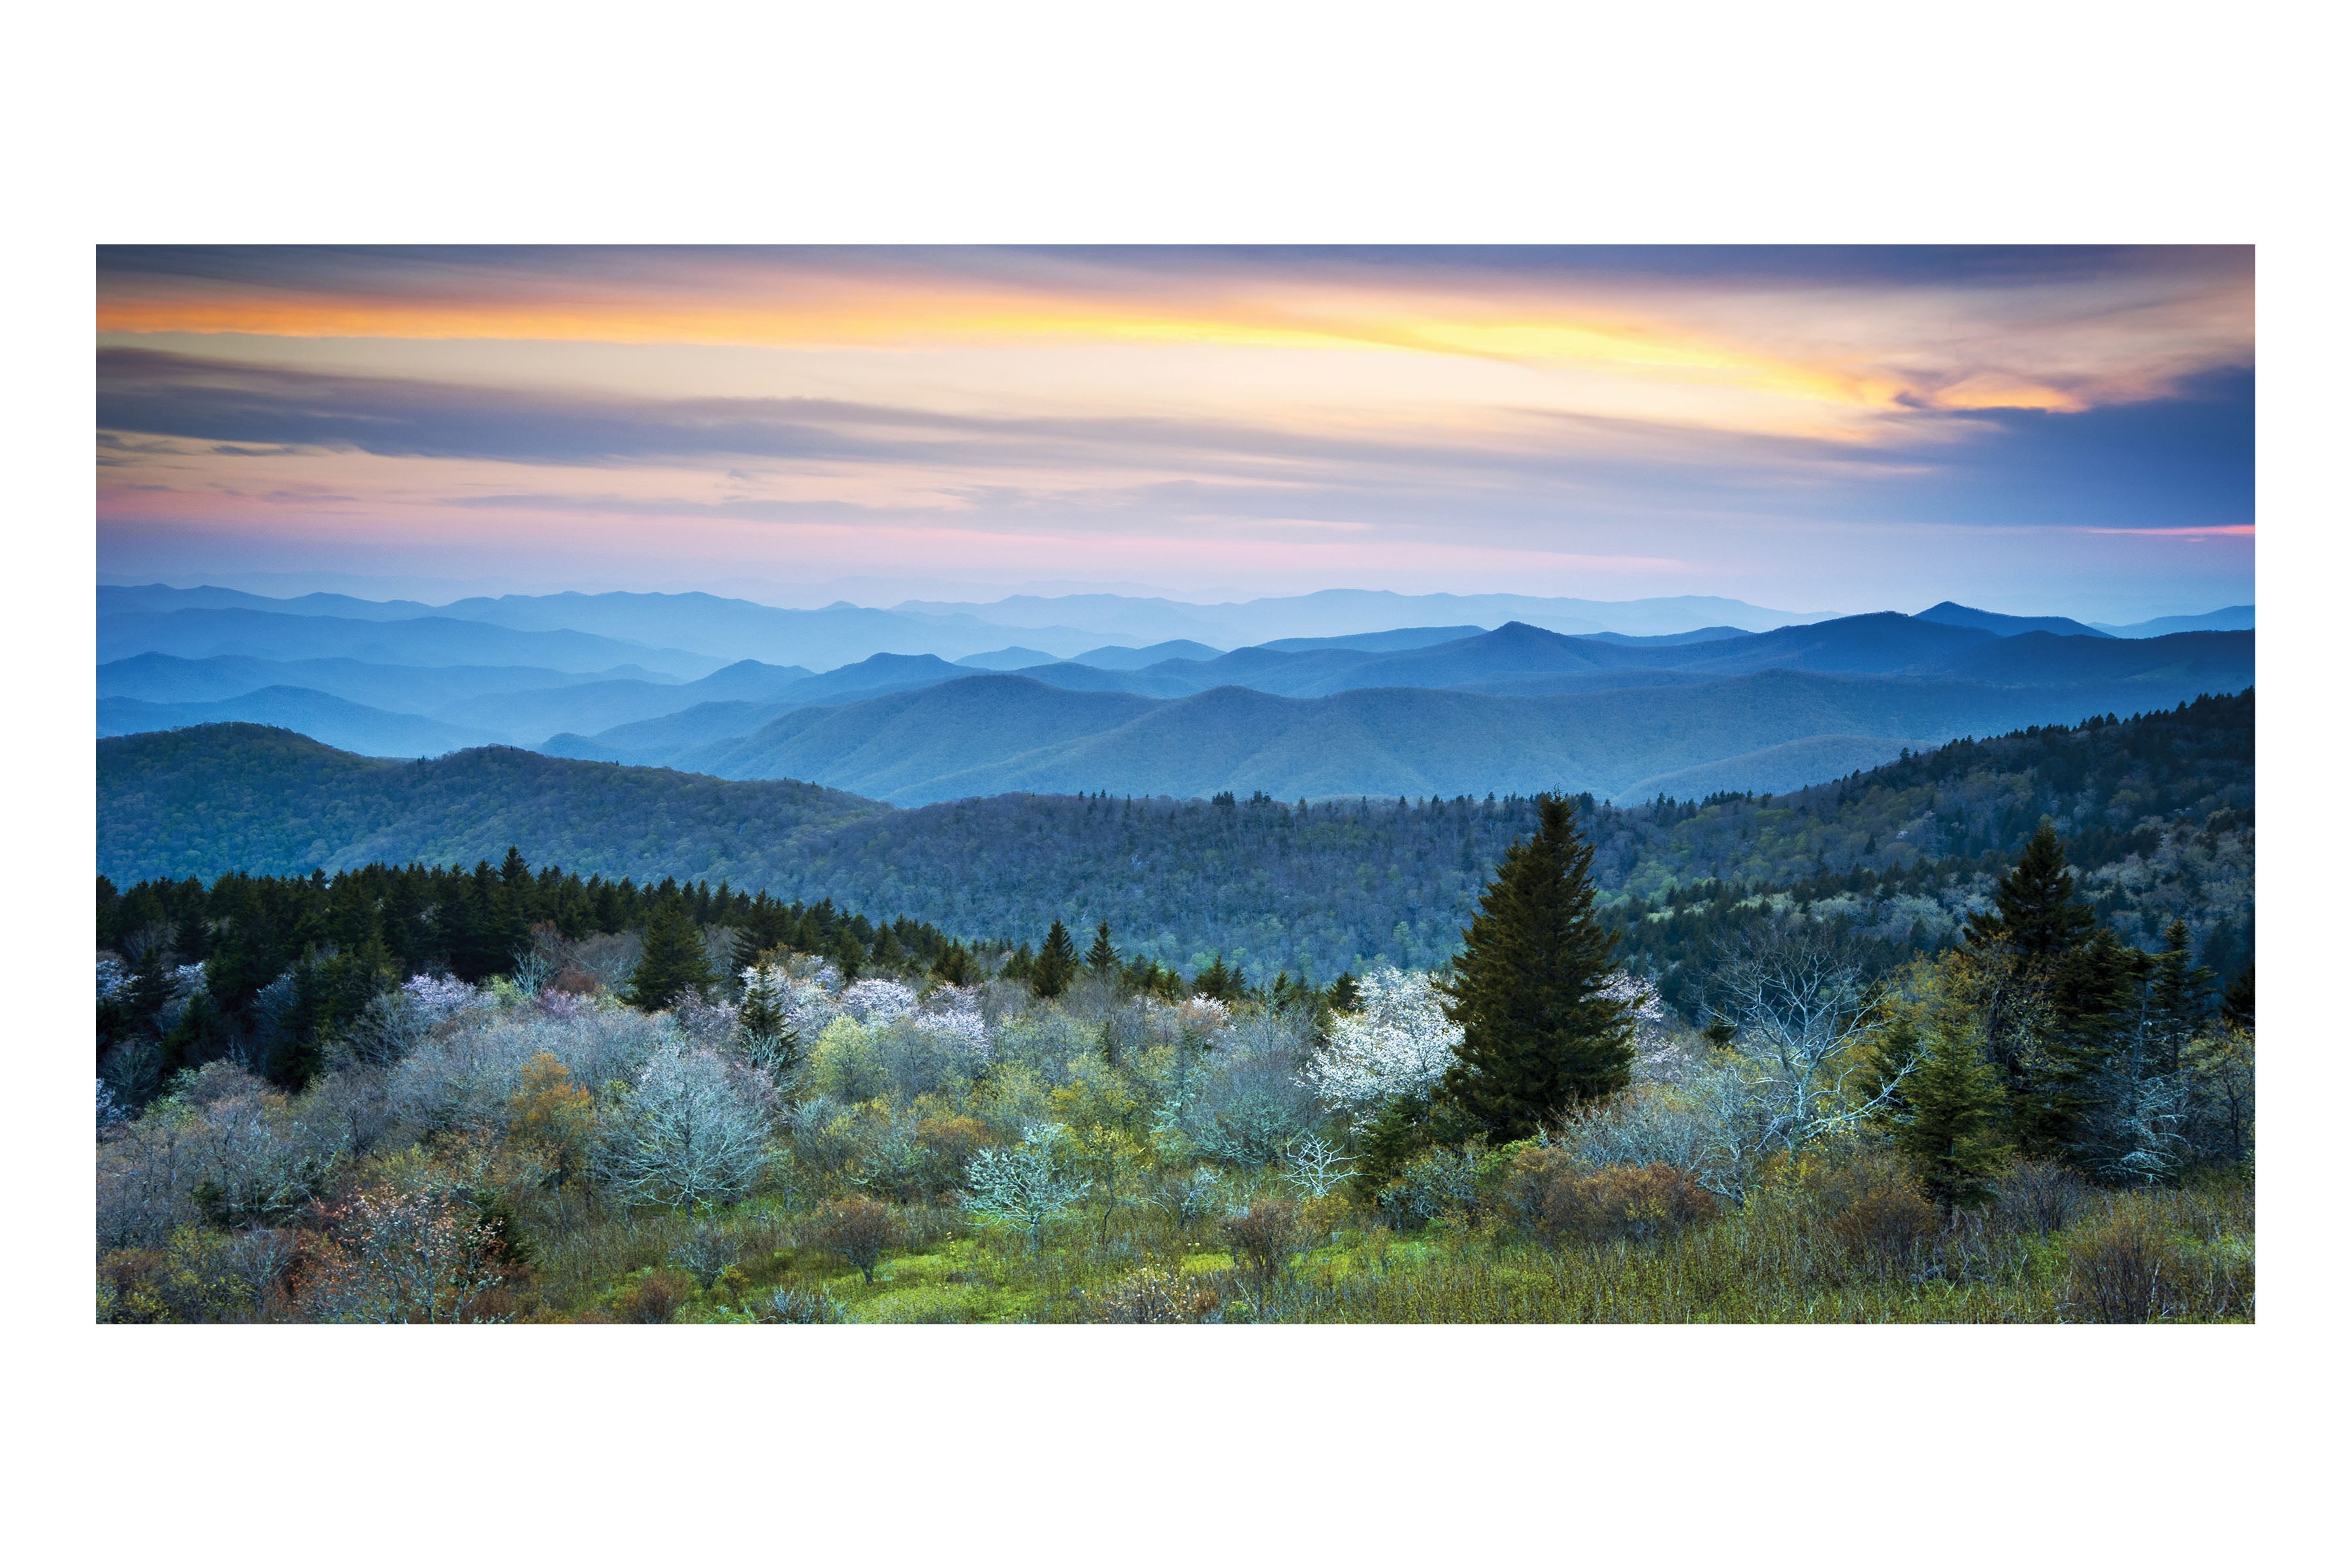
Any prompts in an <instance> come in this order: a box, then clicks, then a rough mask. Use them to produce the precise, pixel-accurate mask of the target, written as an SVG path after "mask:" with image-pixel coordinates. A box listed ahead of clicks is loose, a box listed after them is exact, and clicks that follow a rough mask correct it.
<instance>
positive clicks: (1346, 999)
mask: <svg viewBox="0 0 2352 1568" xmlns="http://www.w3.org/2000/svg"><path fill="white" fill-rule="evenodd" d="M1324 995H1325V997H1326V999H1327V1000H1328V1002H1329V1004H1330V1007H1331V1011H1333V1012H1334V1013H1352V1012H1354V1011H1355V1010H1356V1009H1357V1008H1358V1007H1360V1006H1361V1005H1363V988H1362V987H1361V986H1360V985H1358V984H1356V977H1355V975H1354V974H1353V973H1350V972H1349V971H1348V970H1344V969H1343V970H1341V971H1340V972H1339V978H1338V979H1337V980H1334V981H1333V982H1331V989H1330V990H1328V991H1327V992H1325V993H1324Z"/></svg>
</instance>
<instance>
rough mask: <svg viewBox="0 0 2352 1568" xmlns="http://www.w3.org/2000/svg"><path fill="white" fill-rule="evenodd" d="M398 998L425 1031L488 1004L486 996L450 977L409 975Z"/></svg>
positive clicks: (477, 987) (452, 976)
mask: <svg viewBox="0 0 2352 1568" xmlns="http://www.w3.org/2000/svg"><path fill="white" fill-rule="evenodd" d="M400 994H401V995H402V996H403V997H404V999H405V1000H406V1001H407V1003H408V1005H409V1006H411V1007H412V1008H414V1009H415V1013H416V1016H417V1019H418V1021H419V1022H420V1023H422V1024H423V1025H424V1026H425V1027H426V1028H428V1029H429V1028H432V1027H434V1026H436V1025H438V1024H444V1023H446V1022H447V1021H448V1020H450V1019H451V1018H454V1017H456V1016H457V1015H458V1014H460V1013H465V1012H468V1011H471V1010H472V1009H474V1008H477V1007H486V1006H488V1005H489V1001H490V994H489V993H488V992H487V991H485V990H483V989H482V988H481V987H479V986H478V985H468V984H466V983H465V982H464V981H462V980H460V979H458V978H457V976H455V975H452V974H412V975H410V976H409V977H408V979H407V980H406V981H405V982H404V983H403V984H402V985H401V987H400Z"/></svg>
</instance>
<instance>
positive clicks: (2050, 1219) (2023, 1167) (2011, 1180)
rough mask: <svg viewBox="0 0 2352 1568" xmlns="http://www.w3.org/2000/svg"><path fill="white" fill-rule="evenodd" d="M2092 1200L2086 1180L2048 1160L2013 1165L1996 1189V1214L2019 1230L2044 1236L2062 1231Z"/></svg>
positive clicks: (1994, 1206)
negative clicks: (2085, 1204) (2088, 1200)
mask: <svg viewBox="0 0 2352 1568" xmlns="http://www.w3.org/2000/svg"><path fill="white" fill-rule="evenodd" d="M2089 1196H2090V1188H2089V1187H2087V1186H2086V1185H2084V1182H2083V1178H2082V1177H2080V1176H2078V1175H2076V1174H2075V1173H2074V1172H2072V1171H2070V1170H2068V1169H2066V1168H2065V1167H2064V1166H2063V1165H2058V1164H2053V1163H2051V1162H2049V1161H2047V1160H2024V1161H2020V1162H2019V1163H2016V1164H2014V1165H2011V1167H2010V1168H2009V1170H2008V1172H2007V1173H2004V1174H2003V1175H2002V1176H2001V1178H2000V1181H1999V1182H1998V1183H1996V1184H1994V1187H1993V1214H1994V1215H1995V1216H1996V1217H1997V1218H1999V1219H2000V1220H2001V1221H2002V1222H2004V1223H2005V1224H2007V1225H2009V1226H2011V1227H2013V1228H2015V1229H2019V1230H2031V1231H2033V1232H2035V1233H2037V1234H2039V1235H2042V1236H2048V1235H2049V1234H2050V1233H2051V1232H2053V1231H2058V1230H2063V1229H2065V1228H2066V1226H2068V1225H2069V1224H2071V1223H2072V1222H2073V1221H2074V1216H2075V1215H2077V1214H2079V1213H2081V1212H2082V1208H2083V1205H2084V1202H2085V1201H2086V1200H2087V1199H2088V1198H2089Z"/></svg>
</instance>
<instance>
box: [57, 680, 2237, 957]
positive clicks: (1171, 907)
mask: <svg viewBox="0 0 2352 1568" xmlns="http://www.w3.org/2000/svg"><path fill="white" fill-rule="evenodd" d="M2253 735H2254V700H2253V695H2252V692H2247V693H2243V694H2242V695H2239V696H2235V697H2211V698H2204V699H2200V700H2198V701H2195V702H2192V703H2189V704H2186V705H2184V706H2182V707H2180V708H2179V709H2175V710H2167V711H2163V712H2159V713H2154V714H2148V715H2146V716H2141V717H2135V718H2130V719H2125V720H2122V721H2116V720H2115V719H2113V718H2112V717H2109V716H2101V717H2098V718H2095V719H2091V720H2088V721H2084V722H2083V723H2081V724H2078V725H2074V726H2071V727H2068V726H2053V727H2048V728H2042V729H2035V730H2029V731H2021V732H2019V733H2016V734H2012V735H2007V736H2002V737H1999V738H1996V739H1992V740H1986V741H1973V742H1971V741H1963V742H1955V743H1953V744H1951V745H1948V746H1944V747H1940V748H1937V749H1936V750H1934V751H1932V752H1924V753H1921V754H1919V755H1916V756H1912V757H1907V758H1905V759H1902V760H1900V761H1897V762H1894V763H1887V764H1886V765H1885V766H1883V767H1879V768H1874V769H1871V770H1869V771H1867V772H1863V773H1854V774H1852V775H1850V776H1848V777H1847V778H1844V779H1842V780H1839V781H1837V782H1835V783H1832V784H1822V785H1818V786H1815V787H1813V788H1810V789H1806V790H1801V791H1798V792H1795V793H1792V794H1789V795H1772V796H1751V795H1729V796H1724V795H1718V796H1715V797H1711V798H1708V799H1706V800H1701V801H1679V800H1673V799H1666V798H1660V799H1657V800H1654V801H1651V802H1647V803H1643V804H1641V805H1611V804H1608V803H1604V802H1598V801H1594V800H1591V799H1590V798H1589V797H1588V798H1583V799H1580V801H1579V803H1578V804H1579V809H1580V820H1581V821H1582V823H1583V825H1584V827H1585V830H1586V831H1587V832H1588V833H1589V834H1590V836H1591V839H1592V842H1593V843H1594V845H1595V847H1596V858H1595V863H1594V874H1595V877H1596V879H1597V881H1598V884H1599V886H1600V888H1601V899H1602V903H1603V906H1604V907H1605V908H1607V909H1609V910H1611V911H1612V918H1614V919H1616V920H1617V921H1619V922H1620V923H1621V925H1622V927H1623V928H1624V929H1625V930H1626V931H1628V933H1629V942H1630V947H1629V951H1631V952H1635V953H1638V954H1640V955H1641V961H1642V963H1643V964H1644V965H1646V966H1648V967H1650V968H1652V969H1654V971H1656V972H1657V973H1658V974H1659V975H1660V976H1661V977H1662V978H1667V977H1670V976H1671V973H1672V972H1673V969H1674V966H1675V963H1677V962H1678V955H1679V954H1681V953H1682V952H1685V950H1686V949H1687V948H1689V946H1690V945H1691V943H1692V942H1695V941H1703V940H1712V938H1713V937H1714V936H1715V935H1717V934H1719V933H1720V930H1721V928H1723V927H1724V926H1726V925H1727V924H1734V925H1736V924H1738V923H1741V922H1744V921H1754V920H1755V919H1757V918H1759V914H1758V911H1759V910H1760V911H1763V912H1764V913H1765V914H1767V915H1769V913H1770V912H1772V911H1774V910H1781V909H1785V908H1787V907H1789V906H1790V905H1792V904H1793V905H1795V906H1797V907H1800V908H1802V909H1806V910H1811V911H1812V912H1814V913H1815V914H1817V915H1818V916H1819V917H1820V918H1822V919H1837V918H1842V919H1844V920H1846V921H1849V922H1851V923H1852V924H1853V927H1854V928H1855V930H1856V931H1858V932H1859V933H1861V934H1862V935H1864V937H1866V938H1867V939H1868V940H1869V941H1871V942H1874V943H1875V944H1877V951H1878V952H1879V954H1880V961H1881V962H1882V963H1884V964H1885V965H1889V966H1891V965H1894V964H1896V963H1900V962H1903V961H1904V960H1906V959H1907V957H1908V956H1910V955H1911V954H1913V953H1916V952H1931V951H1936V950H1937V949H1940V948H1944V947H1948V946H1949V945H1950V944H1951V943H1952V942H1954V941H1955V940H1956V933H1957V932H1958V930H1959V929H1960V922H1961V921H1963V920H1964V919H1965V918H1966V916H1967V915H1968V914H1969V912H1970V911H1971V910H1974V909H1976V908H1977V907H1979V905H1981V903H1982V902H1983V900H1985V899H1986V898H1987V897H1988V896H1989V893H1990V886H1991V882H1992V879H1993V878H1994V877H1995V875H1996V874H1997V873H1998V871H1999V869H2000V866H2001V865H2002V864H2003V863H2005V859H2006V858H2011V857H2013V856H2014V855H2015V854H2016V852H2017V851H2018V849H2019V848H2020V847H2021V846H2022V845H2023V844H2024V842H2025V840H2026V838H2027V837H2029V836H2030V835H2031V834H2032V831H2033V829H2034V827H2035V826H2036V825H2037V824H2038V823H2039V822H2040V821H2041V820H2042V818H2043V817H2044V816H2047V817H2049V818H2051V819H2052V821H2053V824H2054V825H2055V826H2057V827H2058V829H2059V831H2060V832H2061V833H2062V834H2064V835H2065V836H2067V837H2068V838H2069V840H2070V845H2071V848H2070V854H2071V856H2072V858H2073V861H2074V865H2075V866H2076V867H2077V868H2078V869H2080V870H2081V871H2082V873H2083V874H2084V879H2085V891H2086V894H2087V895H2088V896H2089V897H2090V898H2091V899H2092V900H2093V901H2094V903H2095V906H2096V908H2097V909H2098V910H2099V912H2100V915H2101V918H2102V919H2103V920H2105V921H2106V922H2107V923H2108V924H2110V925H2111V926H2113V927H2115V928H2116V930H2118V931H2120V932H2122V933H2123V934H2124V935H2125V936H2126V939H2127V940H2129V941H2131V942H2134V943H2136V944H2137V945H2140V946H2143V947H2149V948H2153V947H2154V946H2156V945H2158V943H2159V942H2160V941H2161V939H2162V933H2163V931H2165V930H2166V929H2167V928H2168V926H2169V925H2170V923H2171V922H2172V921H2173V920H2175V919H2180V920H2183V921H2187V923H2188V925H2189V931H2190V935H2191V940H2192V942H2193V943H2194V944H2195V947H2196V951H2197V952H2198V954H2199V956H2200V962H2202V963H2206V964H2207V965H2208V966H2210V967H2211V968H2213V969H2214V970H2216V971H2217V972H2220V973H2234V972H2235V970H2236V969H2237V968H2238V967H2239V966H2240V965H2242V963H2244V962H2245V961H2246V960H2247V959H2248V958H2249V957H2250V956H2251V954H2252V950H2253V893H2252V873H2253ZM1532 821H1533V805H1532V803H1531V802H1530V801H1529V800H1528V799H1526V798H1507V799H1493V798H1488V799H1483V800H1473V799H1469V798H1466V797H1465V798H1459V799H1454V800H1438V799H1423V800H1419V801H1414V800H1404V799H1394V800H1388V801H1377V800H1353V799H1350V800H1327V801H1312V802H1282V801H1275V800H1269V799H1266V798H1264V797H1263V796H1261V797H1258V798H1255V799H1239V800H1237V799H1234V798H1233V797H1232V796H1230V795H1220V796H1218V797H1216V798H1214V799H1213V800H1207V801H1173V800H1166V799H1151V800H1142V799H1126V798H1113V797H1110V796H1108V795H1091V796H1081V795H1055V796H1045V795H1003V796H994V797H989V798H985V799H975V800H967V801H957V802H950V803H946V804H943V805H932V806H925V807H921V808H919V809H915V810H907V811H894V810H892V809H890V808H889V807H887V806H885V805H880V804H878V803H876V802H871V801H864V800H860V799H858V798H857V797H856V796H852V795H842V794H840V793H839V792H836V791H829V790H821V789H817V788H815V787H814V786H812V785H807V784H790V783H731V782H724V781H720V780H717V779H710V778H705V777H700V776H698V775H692V774H683V773H668V772H665V771H663V770H659V769H642V768H624V767H615V766H611V765H608V764H599V763H579V762H570V761H565V760H562V759H555V758H547V757H541V756H538V755H536V754H534V753H530V752H516V751H509V750H504V749H491V750H487V751H480V752H464V753H460V754H459V755H457V756H454V757H449V758H445V759H440V760H437V761H433V762H423V763H385V762H378V761H371V760H368V759H363V758H356V757H350V756H346V755H344V754H342V753H340V752H332V751H331V750H329V749H327V748H325V747H321V746H318V745H317V744H316V743H315V742H308V741H305V740H303V739H302V738H300V737H299V736H294V735H290V734H288V733H286V732H284V731H265V730H260V729H257V728H255V727H252V726H237V725H230V726H211V727H208V728H206V729H203V730H195V731H175V732H173V733H169V734H160V735H146V736H138V737H132V738H129V739H126V740H121V741H110V742H102V743H101V744H100V851H101V853H100V868H101V869H102V870H104V871H106V872H107V873H108V874H109V875H110V876H111V877H113V878H114V879H116V880H117V881H118V882H121V883H126V884H128V883H131V882H135V881H137V880H140V879H152V878H171V879H186V878H188V877H205V878H214V877H217V876H219V875H221V874H223V873H224V872H227V871H232V870H234V871H239V872H244V873H251V874H274V875H278V876H281V877H285V876H307V875H308V874H309V873H310V871H311V870H312V869H313V868H320V867H324V868H328V869H329V870H331V871H332V870H338V869H342V868H357V867H361V866H364V865H367V864H369V863H371V862H375V861H382V862H387V863H394V864H404V863H408V862H412V861H417V862H425V863H443V862H449V861H456V862H459V863H463V864H473V863H475V862H477V861H478V860H481V859H484V858H489V859H496V858H499V856H500V855H501V854H502V853H503V851H504V850H505V848H506V847H507V846H509V845H510V844H512V845H520V846H522V847H523V848H524V850H525V852H526V854H527V856H528V858H530V859H531V860H532V861H533V862H534V863H538V864H546V865H559V866H562V867H563V868H567V869H568V870H569V871H572V872H576V873H578V874H580V875H582V876H584V877H592V878H594V877H601V878H604V879H607V880H620V879H634V880H635V881H636V882H638V883H643V882H646V881H648V880H650V881H653V882H656V883H658V882H659V881H660V880H661V879H665V878H671V877H680V878H683V877H691V878H693V879H695V880H696V881H697V882H698V883H700V882H705V881H707V882H709V883H711V884H714V885H716V884H719V883H721V882H725V883H728V884H730V885H731V886H732V887H733V888H735V889H751V890H754V891H759V890H764V891H765V892H767V893H768V894H769V895H770V896H772V898H775V899H779V900H790V901H799V902H803V903H815V902H820V901H823V900H832V901H833V903H834V904H835V905H836V906H837V907H839V908H842V909H844V910H856V911H859V912H861V913H863V914H864V915H866V918H868V919H869V920H880V921H893V922H895V921H898V920H900V919H907V920H911V921H917V922H920V923H925V924H929V925H932V926H936V927H938V928H939V929H940V930H941V931H946V932H950V933H951V934H953V935H956V936H958V937H960V938H962V939H963V940H965V941H968V942H1008V943H1009V942H1023V941H1028V942H1034V941H1035V940H1037V938H1038V936H1039V933H1041V932H1042V931H1044V930H1045V928H1046V927H1047V926H1048V925H1049V924H1050V923H1051V922H1052V921H1055V920H1057V919H1058V920H1063V921H1066V922H1068V923H1069V924H1070V925H1071V927H1072V928H1073V929H1090V928H1091V927H1093V926H1094V925H1096V924H1098V923H1102V922H1106V921H1107V922H1108V923H1109V925H1110V926H1111V927H1112V929H1113V931H1115V932H1116V933H1117V934H1118V941H1119V942H1120V945H1121V948H1122V950H1123V951H1126V952H1130V953H1134V954H1139V955H1141V956H1144V957H1148V958H1149V959H1150V960H1151V961H1153V962H1155V963H1160V964H1164V965H1167V966H1170V967H1172V968H1176V969H1179V970H1181V971H1183V972H1185V973H1193V972H1196V971H1198V970H1200V969H1202V968H1203V967H1205V966H1208V965H1210V964H1212V963H1215V962H1217V961H1218V959H1219V958H1220V956H1221V955H1222V957H1223V961H1224V962H1225V963H1228V964H1232V965H1237V966H1239V967H1241V968H1243V969H1244V970H1245V971H1246V972H1247V973H1250V974H1252V975H1254V976H1256V977H1258V978H1260V979H1262V980H1263V979H1267V978H1270V977H1271V975H1272V974H1274V973H1276V972H1286V973H1291V974H1293V975H1297V976H1304V977H1308V978H1311V979H1315V980H1318V981H1328V980H1329V979H1330V978H1331V977H1334V976H1336V975H1338V974H1339V973H1342V972H1343V971H1347V972H1353V973H1365V972H1367V971H1369V970H1370V969H1373V968H1377V967H1380V966H1381V965H1383V964H1397V965H1401V966H1402V967H1406V968H1432V967H1434V966H1436V965H1439V964H1441V963H1444V962H1445V960H1446V959H1447V957H1448V956H1449V955H1450V954H1451V953H1452V952H1454V949H1455V947H1456V946H1457V945H1458V943H1459V942H1460V932H1461V929H1462V927H1463V926H1464V925H1465V923H1466V921H1468V919H1469V916H1470V913H1471V910H1472V909H1473V906H1474V904H1475V899H1476V897H1477V893H1478V889H1479V888H1480V887H1481V885H1482V884H1483V882H1484V880H1485V878H1486V873H1487V870H1488V869H1489V868H1491V867H1492V866H1493V864H1494V863H1495V861H1496V858H1497V857H1498V856H1499V855H1500V854H1501V853H1502V851H1503V849H1504V847H1506V846H1507V845H1508V844H1509V843H1511V842H1512V841H1513V840H1514V839H1515V838H1517V837H1520V836H1522V835H1524V834H1525V833H1526V832H1527V831H1528V828H1529V826H1530V825H1531V823H1532ZM1670 989H1672V990H1675V994H1680V993H1679V988H1678V987H1675V986H1670Z"/></svg>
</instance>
